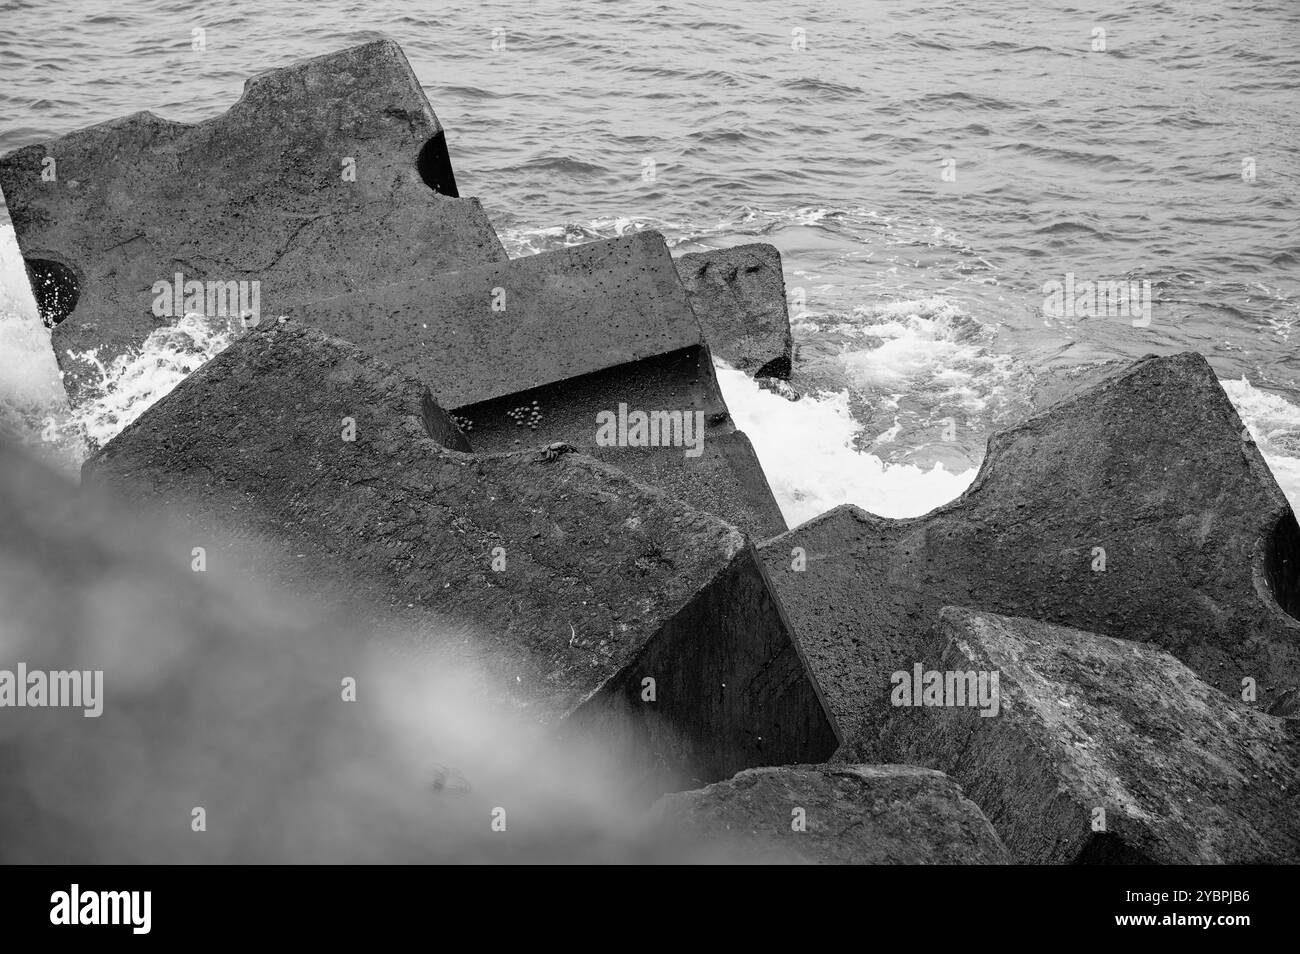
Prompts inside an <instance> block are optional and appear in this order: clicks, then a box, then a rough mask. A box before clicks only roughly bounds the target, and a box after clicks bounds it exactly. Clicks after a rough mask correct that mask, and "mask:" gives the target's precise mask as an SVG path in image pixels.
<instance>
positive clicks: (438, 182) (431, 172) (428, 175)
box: [416, 131, 460, 199]
mask: <svg viewBox="0 0 1300 954" xmlns="http://www.w3.org/2000/svg"><path fill="white" fill-rule="evenodd" d="M416 168H417V169H419V171H420V178H421V179H423V180H424V184H425V185H427V186H428V187H429V188H430V189H432V190H433V191H434V192H436V193H438V194H439V195H445V196H448V197H450V198H453V199H457V198H460V193H459V192H457V191H456V176H455V174H454V173H453V172H452V171H451V155H450V154H449V153H448V152H447V134H446V133H444V132H441V131H440V132H438V133H437V134H436V135H434V136H432V137H431V138H430V139H429V141H428V142H426V143H425V144H424V148H422V149H421V150H420V158H419V159H418V160H417V161H416Z"/></svg>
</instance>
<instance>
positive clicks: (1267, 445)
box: [1219, 378, 1300, 511]
mask: <svg viewBox="0 0 1300 954" xmlns="http://www.w3.org/2000/svg"><path fill="white" fill-rule="evenodd" d="M1219 383H1220V384H1221V385H1223V390H1225V391H1226V392H1228V397H1229V398H1230V399H1231V401H1232V403H1233V406H1234V407H1236V409H1237V413H1238V414H1240V415H1241V420H1242V423H1244V424H1245V425H1246V427H1247V429H1249V431H1250V435H1251V437H1253V438H1254V439H1255V445H1256V446H1257V447H1258V448H1259V451H1260V453H1261V454H1263V455H1264V460H1266V461H1268V466H1269V469H1270V470H1271V471H1273V476H1274V477H1276V478H1277V482H1278V484H1279V486H1281V488H1282V491H1283V492H1284V493H1285V494H1286V496H1287V499H1288V500H1290V501H1291V508H1292V509H1293V510H1296V511H1300V406H1297V405H1295V404H1292V403H1291V402H1290V401H1288V400H1287V399H1286V398H1284V397H1281V396H1280V395H1277V394H1272V393H1270V392H1268V391H1264V390H1261V389H1260V388H1257V387H1255V386H1254V385H1253V384H1251V383H1250V382H1249V381H1248V380H1246V379H1245V378H1242V379H1241V380H1240V381H1220V382H1219Z"/></svg>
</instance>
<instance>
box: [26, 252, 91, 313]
mask: <svg viewBox="0 0 1300 954" xmlns="http://www.w3.org/2000/svg"><path fill="white" fill-rule="evenodd" d="M24 264H25V265H26V266H27V279H28V281H30V282H31V285H32V294H33V295H34V296H35V297H36V307H37V308H38V309H39V310H40V314H41V321H43V322H45V327H47V328H53V327H54V326H55V325H57V324H59V323H60V322H61V321H63V320H64V319H66V318H67V317H68V316H69V315H70V314H72V312H73V310H74V309H75V308H76V307H77V299H78V298H79V297H80V295H81V283H80V282H79V281H78V280H77V273H76V272H75V271H73V270H72V269H71V268H70V267H68V266H67V265H64V264H63V263H62V262H56V261H53V260H51V259H47V258H29V259H25V260H24Z"/></svg>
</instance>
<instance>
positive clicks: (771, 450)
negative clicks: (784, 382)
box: [717, 362, 976, 527]
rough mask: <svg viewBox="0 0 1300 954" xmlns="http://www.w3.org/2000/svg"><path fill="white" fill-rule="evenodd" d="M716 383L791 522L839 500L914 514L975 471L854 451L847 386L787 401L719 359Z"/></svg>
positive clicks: (956, 489) (959, 487)
mask: <svg viewBox="0 0 1300 954" xmlns="http://www.w3.org/2000/svg"><path fill="white" fill-rule="evenodd" d="M717 373H718V381H719V383H720V384H721V386H722V391H723V396H724V397H725V398H726V401H727V406H728V407H729V408H730V410H731V416H732V419H733V420H734V421H735V422H736V426H737V427H738V428H740V429H741V430H742V431H744V432H745V433H746V434H747V435H748V436H749V439H750V441H751V442H752V443H753V445H754V452H755V453H756V454H758V459H759V461H760V462H761V463H762V465H763V470H764V472H765V473H766V474H767V479H768V483H769V484H771V485H772V492H773V493H774V494H775V495H776V499H777V502H778V503H779V504H780V506H781V513H782V514H783V515H784V516H785V519H786V522H787V523H788V524H789V525H790V526H792V527H794V526H797V525H798V524H801V523H803V522H804V521H806V520H809V519H811V518H812V517H815V516H817V515H818V514H819V513H823V512H824V511H826V510H829V509H830V508H831V507H836V506H839V505H840V504H845V503H851V504H856V505H857V506H859V507H861V508H862V509H863V510H867V511H870V512H871V513H875V514H879V515H881V516H884V517H914V516H919V515H920V514H923V513H927V512H929V511H930V510H933V509H934V508H935V507H937V506H939V505H940V504H942V503H946V502H947V501H949V500H952V499H953V498H954V497H956V496H958V495H959V494H961V492H962V491H964V490H965V489H966V488H967V487H968V486H969V485H970V482H971V481H972V480H974V479H975V473H976V469H975V468H972V469H970V470H966V471H962V472H961V473H952V472H950V471H948V470H945V469H944V468H943V467H942V466H940V465H939V464H935V465H934V466H933V467H932V468H930V469H929V470H925V469H923V468H920V467H916V466H914V465H912V464H888V463H886V462H885V461H884V460H882V459H881V458H879V457H877V456H875V455H874V454H869V453H863V452H860V451H857V450H855V449H854V441H855V439H856V438H857V437H858V435H859V434H860V432H861V430H862V426H861V425H860V424H859V423H858V422H857V421H855V420H854V419H853V417H852V415H851V414H850V413H849V397H848V392H847V391H838V392H823V393H821V394H809V395H805V396H804V397H803V398H802V399H800V400H798V401H789V400H787V399H785V398H783V397H781V396H780V395H778V394H773V393H772V392H770V391H765V390H763V389H762V388H760V387H759V386H758V384H757V383H756V382H755V381H753V380H752V379H751V378H749V377H748V376H747V375H746V374H745V373H744V372H742V371H736V370H734V369H732V368H730V367H728V366H727V365H726V364H724V363H721V362H719V363H718V367H717Z"/></svg>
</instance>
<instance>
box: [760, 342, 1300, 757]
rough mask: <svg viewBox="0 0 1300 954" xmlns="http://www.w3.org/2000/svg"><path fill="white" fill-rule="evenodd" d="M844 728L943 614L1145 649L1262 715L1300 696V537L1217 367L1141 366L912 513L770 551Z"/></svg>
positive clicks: (778, 543)
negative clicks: (952, 495) (977, 612)
mask: <svg viewBox="0 0 1300 954" xmlns="http://www.w3.org/2000/svg"><path fill="white" fill-rule="evenodd" d="M762 554H763V558H764V561H765V563H766V565H767V569H768V572H769V574H770V575H771V578H772V581H773V583H774V584H775V586H776V588H777V592H778V594H779V595H780V598H781V601H782V603H783V604H784V605H785V607H786V610H787V612H788V613H789V615H790V619H791V622H792V623H793V625H794V627H795V631H796V633H797V635H798V638H799V639H800V641H801V643H802V647H803V650H804V652H805V653H806V655H807V656H808V658H809V660H810V664H811V665H812V667H813V670H814V672H815V673H816V675H817V678H818V680H819V682H820V684H821V687H822V690H823V692H824V694H825V697H826V699H827V702H828V705H829V706H830V708H831V711H832V714H833V715H834V717H835V718H836V719H837V721H838V722H839V725H840V727H841V729H842V731H844V732H845V733H846V734H854V733H856V732H859V731H861V730H862V729H863V728H864V723H865V720H866V719H867V715H866V712H865V701H864V700H865V699H867V698H875V697H876V696H877V695H878V694H879V692H880V691H881V690H882V689H883V688H885V687H886V686H887V685H888V681H889V676H890V674H891V673H892V672H894V671H896V670H899V669H906V668H908V667H909V666H911V665H912V661H913V660H915V658H916V651H917V649H916V647H917V645H918V640H920V639H922V638H924V635H925V633H926V632H927V631H928V629H929V627H930V626H931V625H932V624H933V623H934V620H935V617H936V615H937V613H938V611H939V609H940V608H941V607H943V606H944V605H950V604H951V605H964V606H972V607H975V608H977V609H984V610H989V611H991V612H997V613H1003V614H1006V615H1012V616H1026V617H1030V618H1034V619H1042V620H1045V621H1048V622H1054V623H1059V624H1062V625H1068V626H1075V627H1079V628H1081V629H1087V630H1089V631H1092V632H1097V633H1102V634H1107V635H1112V636H1118V637H1122V638H1128V639H1134V640H1142V641H1147V642H1151V643H1153V644H1154V645H1156V646H1158V647H1162V648H1164V649H1166V650H1168V651H1169V652H1171V653H1173V654H1174V655H1175V656H1177V657H1178V658H1179V659H1180V660H1182V661H1183V662H1184V663H1186V664H1187V665H1188V666H1189V667H1191V669H1192V670H1193V671H1195V672H1196V673H1197V674H1198V675H1199V676H1200V677H1201V678H1202V679H1204V680H1205V681H1206V682H1207V683H1209V684H1210V685H1212V686H1215V687H1216V688H1218V689H1220V690H1222V691H1223V692H1224V693H1226V694H1228V695H1230V696H1235V697H1240V695H1241V692H1242V686H1243V680H1244V679H1250V680H1252V684H1253V685H1254V686H1255V687H1257V690H1258V698H1257V701H1258V705H1259V707H1260V708H1261V709H1265V708H1267V707H1268V705H1270V704H1271V700H1272V699H1273V697H1275V696H1276V695H1278V694H1280V693H1281V692H1283V691H1284V690H1286V689H1287V688H1290V687H1292V686H1295V685H1297V683H1300V619H1297V617H1298V616H1300V530H1297V525H1296V522H1295V516H1294V515H1293V514H1292V512H1291V509H1290V507H1289V506H1288V504H1287V501H1286V498H1285V496H1284V495H1283V493H1282V491H1281V489H1280V488H1279V487H1278V486H1277V483H1276V481H1275V480H1274V479H1273V476H1272V474H1271V473H1270V472H1269V470H1268V465H1267V464H1266V463H1265V462H1264V460H1263V458H1262V457H1261V456H1260V454H1259V451H1258V449H1257V448H1256V447H1255V445H1254V443H1253V442H1252V441H1251V440H1250V437H1249V433H1248V432H1247V431H1246V429H1245V427H1244V426H1243V425H1242V422H1241V419H1240V418H1239V417H1238V416H1237V412H1236V411H1235V410H1234V408H1233V406H1232V404H1231V402H1230V401H1229V400H1228V397H1227V395H1226V394H1224V392H1223V389H1222V388H1221V387H1220V386H1219V383H1218V380H1217V379H1216V377H1215V375H1214V372H1213V371H1212V370H1211V368H1210V366H1209V365H1208V364H1207V363H1206V361H1205V359H1204V358H1202V357H1201V356H1200V355H1197V354H1191V353H1187V354H1179V355H1173V356H1170V357H1159V358H1157V357H1150V358H1144V359H1142V360H1140V361H1137V362H1135V363H1134V364H1133V365H1132V366H1131V367H1129V368H1128V369H1126V370H1125V371H1124V372H1122V373H1120V374H1118V375H1116V376H1114V377H1112V378H1109V379H1107V380H1105V381H1103V382H1101V383H1099V384H1097V385H1095V386H1093V387H1091V388H1089V389H1087V390H1085V391H1082V392H1080V393H1078V394H1076V395H1075V396H1073V397H1071V398H1070V399H1068V400H1066V401H1064V402H1062V403H1060V404H1058V405H1055V406H1054V407H1052V408H1050V409H1048V410H1047V411H1045V412H1044V413H1042V414H1040V415H1038V416H1036V417H1034V418H1031V419H1030V420H1028V421H1026V422H1025V423H1023V424H1021V425H1019V426H1017V427H1014V428H1011V429H1010V430H1007V431H1004V432H1000V433H998V434H995V435H994V436H993V438H992V439H991V440H990V441H989V448H988V454H987V456H986V458H985V460H984V463H983V466H982V467H981V468H980V472H979V475H978V476H977V477H976V479H975V481H974V483H973V484H972V485H971V487H970V488H969V489H968V490H967V491H966V493H964V494H963V495H962V496H961V497H959V498H958V499H957V500H955V501H953V502H952V503H951V504H948V505H945V506H943V507H940V508H938V509H937V510H934V511H932V512H931V513H929V514H927V515H925V516H923V517H917V518H914V519H907V520H888V519H884V518H881V517H876V516H874V515H872V514H868V513H865V512H864V511H861V510H859V509H857V508H854V507H840V508H836V509H835V510H832V511H830V512H829V513H827V514H824V515H823V516H820V517H817V518H816V519H814V520H811V521H809V522H808V523H806V524H804V525H803V526H801V527H798V528H796V529H794V530H792V531H790V532H789V533H786V534H783V535H782V536H780V537H778V538H776V539H774V540H772V541H769V542H767V543H766V544H764V545H763V547H762Z"/></svg>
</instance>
